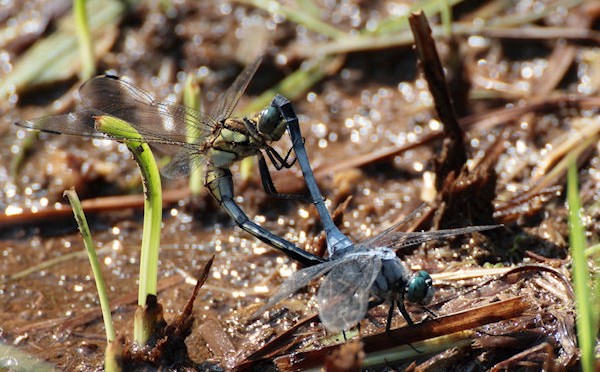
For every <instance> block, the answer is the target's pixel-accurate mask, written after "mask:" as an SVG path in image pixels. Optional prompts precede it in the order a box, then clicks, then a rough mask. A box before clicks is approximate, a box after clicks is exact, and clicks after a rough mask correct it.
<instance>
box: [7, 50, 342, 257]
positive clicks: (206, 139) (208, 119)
mask: <svg viewBox="0 0 600 372" xmlns="http://www.w3.org/2000/svg"><path fill="white" fill-rule="evenodd" d="M260 62H261V58H258V59H256V60H255V61H254V62H252V63H251V64H249V65H248V66H247V67H246V68H245V69H244V70H243V71H242V72H241V73H240V75H239V76H238V77H237V78H236V79H235V81H234V82H233V84H232V85H231V86H230V87H229V88H228V89H227V91H226V92H225V93H224V94H223V95H222V96H221V97H220V98H219V100H218V102H217V104H216V106H215V107H214V108H213V109H212V110H211V112H210V114H209V113H204V112H200V111H197V110H193V109H191V108H189V107H185V106H181V105H177V104H174V103H171V102H162V101H158V100H156V99H155V98H154V97H152V96H151V95H150V94H149V93H147V92H145V91H143V90H142V89H140V88H137V87H135V86H134V85H132V84H130V83H128V82H126V81H125V80H122V79H120V78H118V77H115V76H111V75H102V76H97V77H94V78H92V79H90V80H88V81H87V82H85V83H84V84H83V85H82V86H81V88H80V89H79V95H80V99H81V104H82V106H83V107H82V108H81V109H79V110H77V111H74V112H71V113H68V114H64V115H53V116H46V117H41V118H36V119H31V120H24V121H20V122H17V123H15V124H16V125H18V126H21V127H25V128H29V129H36V130H40V131H44V132H50V133H55V134H69V135H77V136H85V137H92V138H101V139H112V140H116V141H121V142H127V141H128V138H127V135H126V133H125V134H124V136H123V137H113V136H109V135H107V134H105V133H103V132H101V131H99V130H97V129H96V127H95V118H96V117H97V116H100V115H109V116H113V117H116V118H118V119H121V120H124V121H126V122H128V123H129V124H131V126H132V127H133V128H134V129H135V130H136V131H137V132H138V133H139V134H140V135H141V136H142V137H143V140H144V141H145V142H147V143H149V144H150V145H153V146H154V147H158V148H159V150H161V151H162V152H165V153H166V154H170V155H172V160H171V162H170V163H169V164H168V165H167V166H166V167H164V168H163V169H162V170H161V173H162V174H163V175H164V176H166V177H168V178H177V177H183V176H185V175H187V174H189V173H190V172H191V171H192V170H193V169H194V168H196V167H197V166H200V165H204V171H205V181H204V183H205V186H206V187H207V188H208V190H209V192H210V193H211V194H212V196H213V197H214V198H215V199H216V200H217V201H218V203H219V205H220V206H221V208H222V209H224V210H225V211H226V212H227V213H228V214H229V215H230V216H231V217H232V218H233V219H234V221H235V222H236V224H237V225H238V226H240V227H241V228H242V229H244V230H245V231H247V232H249V233H250V234H252V235H254V236H255V237H257V238H258V239H260V240H261V241H263V242H265V243H268V244H270V245H272V246H273V247H275V248H277V249H279V250H281V251H283V252H284V253H285V254H286V255H288V256H289V257H291V258H293V259H295V260H297V261H299V262H300V263H301V264H303V265H304V266H311V265H315V264H318V263H321V262H323V259H322V258H320V257H318V256H315V255H313V254H310V253H309V252H306V251H304V250H302V249H300V248H298V247H297V246H296V245H294V244H293V243H291V242H289V241H287V240H285V239H283V238H281V237H279V236H277V235H275V234H273V233H271V232H270V231H268V230H266V229H265V228H263V227H261V226H259V225H258V224H256V223H254V222H253V221H251V220H250V219H249V218H248V216H247V215H246V214H245V213H244V211H243V210H242V209H241V208H240V207H239V206H238V205H237V204H236V203H235V201H234V188H233V179H232V174H231V171H230V170H229V168H230V166H231V165H232V164H233V163H234V162H237V161H239V160H241V159H244V158H246V157H249V156H254V155H256V156H257V157H258V164H259V169H260V174H261V180H262V184H263V188H264V189H265V192H266V193H267V194H269V195H271V196H275V197H282V198H293V199H300V198H302V197H299V196H297V195H287V194H280V193H278V192H277V190H276V188H275V186H274V184H273V181H272V179H271V176H270V173H269V170H268V167H267V163H266V160H265V157H264V155H263V152H264V153H265V154H266V155H267V157H268V158H269V160H270V161H271V162H272V163H273V165H274V166H275V168H276V169H277V170H279V169H281V168H284V167H285V168H290V167H291V166H292V165H293V164H294V162H295V160H294V161H289V157H290V153H291V150H292V149H294V151H295V152H296V153H297V152H298V149H299V150H300V156H299V157H298V158H299V164H300V167H301V169H302V172H303V174H304V175H305V176H306V175H308V177H309V178H310V179H311V182H309V183H308V185H309V190H310V191H311V196H312V199H313V200H316V201H314V203H315V204H317V207H318V210H319V213H323V212H325V213H326V214H327V216H326V218H327V217H329V214H328V212H327V209H326V208H325V205H324V203H323V197H322V196H321V195H320V192H319V190H318V187H316V183H315V182H314V176H313V175H312V170H311V167H310V164H309V163H308V158H307V156H306V150H305V149H304V143H303V139H302V135H301V133H300V127H299V125H298V118H297V116H296V113H295V111H294V108H293V107H292V105H291V103H290V102H289V100H287V99H286V98H284V97H282V96H280V95H277V96H275V98H274V99H273V100H272V102H271V105H270V106H269V107H267V108H265V109H264V110H263V111H262V112H260V113H258V114H256V115H254V116H252V117H243V118H236V117H231V114H232V113H233V110H234V109H235V107H236V105H237V103H238V101H239V99H240V97H241V95H242V94H243V93H244V91H245V90H246V88H247V86H248V84H249V83H250V80H251V79H252V77H253V76H254V74H255V73H256V70H257V69H258V66H259V65H260ZM286 128H287V129H288V130H289V131H290V135H291V136H292V139H293V142H294V146H293V148H292V149H290V151H289V152H288V153H287V154H286V156H282V155H280V154H279V153H278V152H277V151H276V150H275V149H274V148H273V147H271V145H270V144H271V143H272V142H275V141H278V140H279V139H280V138H281V137H282V136H283V134H284V132H285V130H286ZM189 133H194V134H195V136H196V138H195V140H194V141H192V142H190V141H188V136H189ZM311 177H312V178H311ZM329 220H330V218H329ZM331 224H333V223H331ZM333 228H334V229H335V230H336V231H337V232H338V233H339V234H340V235H341V236H342V237H343V238H345V236H344V235H342V234H341V232H339V230H337V228H336V227H335V225H334V226H333ZM329 235H332V236H338V235H337V234H336V233H333V234H328V236H329ZM346 239H347V238H346ZM331 244H337V242H334V243H331ZM331 244H330V245H331Z"/></svg>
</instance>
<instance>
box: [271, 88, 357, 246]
mask: <svg viewBox="0 0 600 372" xmlns="http://www.w3.org/2000/svg"><path fill="white" fill-rule="evenodd" d="M271 106H272V107H275V108H276V109H277V110H278V111H279V114H280V115H281V117H282V118H283V119H284V120H285V122H286V126H287V129H288V131H289V133H290V137H291V138H292V144H293V146H294V152H295V153H296V158H297V159H298V163H299V164H300V169H301V170H302V174H303V176H304V181H305V182H306V186H307V187H308V190H309V192H310V196H311V199H312V202H313V203H314V204H315V206H316V208H317V212H319V217H320V218H321V222H322V223H323V228H324V229H325V234H326V236H327V250H328V253H329V255H330V256H332V255H333V253H335V252H336V251H338V252H340V251H342V250H344V249H348V248H351V247H352V246H353V244H352V242H351V241H350V239H349V238H348V237H347V236H346V235H344V234H342V232H341V231H340V230H339V229H338V228H337V226H336V225H335V224H334V223H333V220H332V218H331V215H330V214H329V211H328V210H327V206H325V199H324V198H323V195H321V191H320V190H319V186H318V185H317V181H316V180H315V175H314V174H313V171H312V168H311V166H310V162H309V161H308V155H307V154H306V148H305V147H304V139H303V138H302V133H301V132H300V125H299V123H298V117H297V116H296V112H295V111H294V107H293V106H292V104H291V103H290V101H289V100H288V99H287V98H285V97H283V96H280V95H276V96H275V98H273V101H272V102H271Z"/></svg>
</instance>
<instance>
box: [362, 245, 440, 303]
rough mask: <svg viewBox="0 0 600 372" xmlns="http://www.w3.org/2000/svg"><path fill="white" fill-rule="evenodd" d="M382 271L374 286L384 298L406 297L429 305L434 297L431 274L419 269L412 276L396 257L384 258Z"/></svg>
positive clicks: (394, 299) (374, 289) (376, 291)
mask: <svg viewBox="0 0 600 372" xmlns="http://www.w3.org/2000/svg"><path fill="white" fill-rule="evenodd" d="M381 264H382V265H381V271H380V273H379V276H378V277H377V279H376V280H375V282H374V283H373V286H372V291H373V293H374V294H375V295H376V296H378V297H380V298H383V299H387V300H393V301H402V300H404V299H406V300H408V301H410V302H414V303H418V304H421V305H427V304H428V303H429V302H430V301H431V299H432V298H433V294H434V289H433V282H432V280H431V277H430V276H429V274H428V273H427V272H425V271H419V272H417V273H416V274H414V275H413V276H410V270H409V269H408V268H407V267H406V265H404V263H402V261H401V260H400V259H399V258H398V257H396V255H395V254H394V255H393V257H386V258H384V259H382V262H381Z"/></svg>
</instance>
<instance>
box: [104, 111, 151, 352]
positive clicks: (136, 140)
mask: <svg viewBox="0 0 600 372" xmlns="http://www.w3.org/2000/svg"><path fill="white" fill-rule="evenodd" d="M96 129H98V130H100V131H102V132H104V133H106V134H108V135H110V136H112V137H115V138H120V139H127V140H126V141H124V142H125V143H126V145H127V147H128V148H129V150H130V151H131V153H132V154H133V157H134V159H135V161H136V163H137V164H138V166H139V168H140V172H141V174H142V183H143V185H144V226H143V228H144V230H143V235H142V250H141V253H140V284H139V292H138V307H141V308H143V307H144V306H145V305H146V298H147V296H148V295H156V288H157V280H158V279H157V275H158V250H159V246H160V230H161V222H162V193H161V182H160V174H159V172H158V166H157V165H156V161H155V160H154V156H153V155H152V152H151V151H150V147H149V146H148V145H147V144H146V143H144V142H142V141H141V139H142V137H141V135H140V134H139V133H137V131H135V129H133V128H132V127H131V125H129V124H128V123H127V122H125V121H122V120H120V119H117V118H114V117H111V116H97V117H96ZM136 319H137V318H136ZM151 329H152V327H151V326H150V325H147V324H140V322H138V321H136V322H135V323H134V340H135V342H136V343H138V345H144V344H145V343H146V341H147V339H148V336H149V332H150V331H151Z"/></svg>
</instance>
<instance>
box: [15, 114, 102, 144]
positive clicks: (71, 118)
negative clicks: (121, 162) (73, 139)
mask: <svg viewBox="0 0 600 372" xmlns="http://www.w3.org/2000/svg"><path fill="white" fill-rule="evenodd" d="M102 114H103V113H102V112H100V111H97V110H89V109H84V110H79V111H75V112H71V113H68V114H64V115H53V116H44V117H41V118H35V119H31V120H23V121H18V122H16V123H15V124H16V125H18V126H20V127H23V128H28V129H36V130H41V131H43V132H48V133H54V134H70V135H75V136H84V137H92V138H101V139H114V138H112V137H110V136H108V135H107V134H105V133H103V132H100V131H97V130H96V128H95V123H96V120H95V116H97V115H102Z"/></svg>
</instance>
